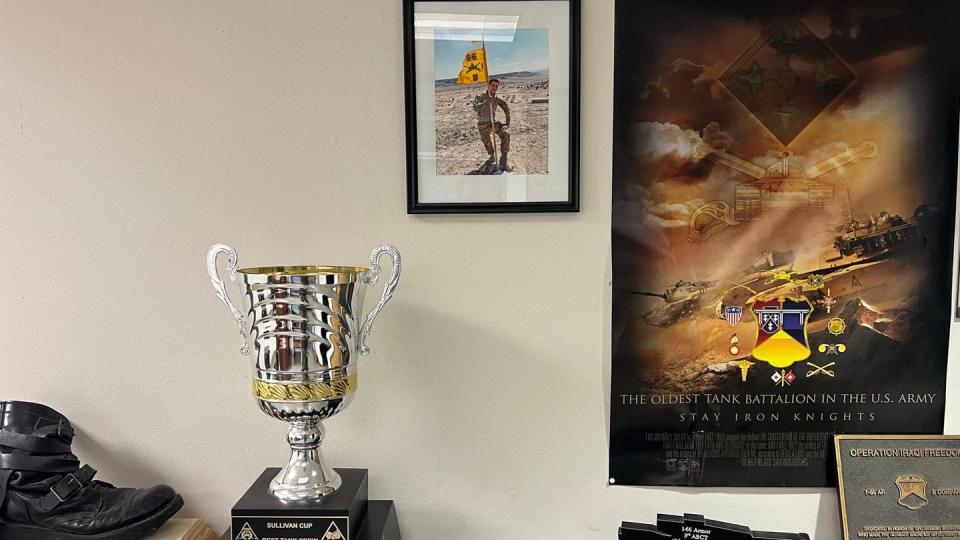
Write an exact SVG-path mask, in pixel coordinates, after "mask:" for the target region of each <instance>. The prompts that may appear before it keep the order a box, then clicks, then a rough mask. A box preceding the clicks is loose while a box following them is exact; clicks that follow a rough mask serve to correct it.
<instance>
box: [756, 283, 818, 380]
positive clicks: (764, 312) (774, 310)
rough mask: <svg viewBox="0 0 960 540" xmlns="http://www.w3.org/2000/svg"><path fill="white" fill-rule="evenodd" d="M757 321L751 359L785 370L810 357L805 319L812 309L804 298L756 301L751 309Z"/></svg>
mask: <svg viewBox="0 0 960 540" xmlns="http://www.w3.org/2000/svg"><path fill="white" fill-rule="evenodd" d="M751 310H752V311H753V314H754V315H755V316H756V319H757V344H756V345H755V346H754V348H753V357H754V358H756V359H757V360H762V361H764V362H767V363H768V364H770V365H771V366H773V367H776V368H785V367H789V366H790V365H792V364H793V363H794V362H799V361H801V360H805V359H807V358H809V357H810V343H809V341H808V340H807V319H808V318H809V317H810V312H811V311H813V306H812V305H811V304H810V301H809V300H807V299H806V298H803V297H800V298H774V299H772V300H758V301H756V302H754V304H753V307H752V308H751Z"/></svg>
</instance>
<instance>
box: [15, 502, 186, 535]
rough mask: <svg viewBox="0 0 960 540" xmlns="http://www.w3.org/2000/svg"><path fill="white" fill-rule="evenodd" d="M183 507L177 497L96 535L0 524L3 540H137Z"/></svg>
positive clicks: (158, 526)
mask: <svg viewBox="0 0 960 540" xmlns="http://www.w3.org/2000/svg"><path fill="white" fill-rule="evenodd" d="M182 507H183V497H181V496H180V495H177V496H176V497H174V498H173V500H172V501H170V502H169V503H167V505H166V506H164V507H163V508H161V509H160V510H158V511H157V512H156V513H155V514H153V515H150V516H147V517H146V518H144V519H142V520H140V521H137V522H135V523H130V524H129V525H125V526H123V527H121V528H119V529H114V530H112V531H106V532H102V533H98V534H72V533H66V532H62V531H53V530H50V529H47V528H44V527H36V526H32V525H18V524H14V523H2V522H0V538H2V539H3V540H139V539H140V538H143V537H144V536H146V535H148V534H150V533H152V532H153V531H155V530H157V529H159V528H160V527H161V526H162V525H163V524H164V523H166V522H167V520H168V519H170V518H172V517H173V516H174V515H175V514H176V513H177V512H179V511H180V508H182Z"/></svg>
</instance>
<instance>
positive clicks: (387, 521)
mask: <svg viewBox="0 0 960 540" xmlns="http://www.w3.org/2000/svg"><path fill="white" fill-rule="evenodd" d="M357 534H358V536H357V538H356V540H402V539H401V538H400V523H399V522H397V509H396V507H395V506H394V504H393V501H369V502H368V503H367V519H365V520H363V525H361V526H360V531H359V532H358V533H357ZM237 538H238V536H230V531H227V532H225V533H223V536H221V537H220V540H237ZM270 538H274V537H270ZM260 540H264V539H262V538H261V539H260ZM317 540H323V537H322V536H321V537H320V538H318V539H317Z"/></svg>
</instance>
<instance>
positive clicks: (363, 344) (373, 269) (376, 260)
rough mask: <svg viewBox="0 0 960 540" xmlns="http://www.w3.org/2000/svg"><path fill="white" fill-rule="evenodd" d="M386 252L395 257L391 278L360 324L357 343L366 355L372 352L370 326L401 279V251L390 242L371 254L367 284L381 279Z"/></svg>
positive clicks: (361, 351) (365, 279)
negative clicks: (369, 341) (369, 345)
mask: <svg viewBox="0 0 960 540" xmlns="http://www.w3.org/2000/svg"><path fill="white" fill-rule="evenodd" d="M384 254H387V255H390V258H391V259H393V272H392V273H391V274H390V279H389V280H388V281H387V283H386V285H384V286H383V294H382V295H381V296H380V301H379V302H377V305H376V306H374V307H373V309H372V310H370V313H368V314H367V317H366V318H365V319H364V320H363V324H362V325H361V326H360V335H359V336H358V337H357V345H358V348H359V349H360V354H362V355H364V356H366V355H367V353H369V352H370V348H369V347H367V337H368V336H369V335H370V327H371V326H372V325H373V321H374V320H376V318H377V315H379V314H380V310H382V309H383V306H385V305H387V302H389V301H390V299H391V298H393V291H394V289H396V288H397V282H399V281H400V251H399V250H398V249H397V248H396V247H394V246H391V245H390V244H384V245H382V246H380V247H378V248H377V249H375V250H373V253H371V254H370V270H369V271H368V272H367V275H366V276H365V277H364V281H365V282H366V283H367V285H376V284H377V282H378V281H380V270H381V268H380V256H381V255H384Z"/></svg>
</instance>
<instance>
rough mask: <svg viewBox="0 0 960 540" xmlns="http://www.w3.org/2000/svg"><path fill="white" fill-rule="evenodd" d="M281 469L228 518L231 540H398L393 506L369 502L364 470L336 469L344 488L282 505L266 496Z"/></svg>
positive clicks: (267, 472)
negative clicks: (321, 495)
mask: <svg viewBox="0 0 960 540" xmlns="http://www.w3.org/2000/svg"><path fill="white" fill-rule="evenodd" d="M279 471H280V469H279V468H269V469H266V470H265V471H263V474H261V475H260V477H259V478H257V480H256V481H255V482H254V483H253V485H252V486H250V489H248V490H247V492H246V493H244V495H243V497H241V498H240V500H239V501H237V504H235V505H234V506H233V509H232V510H231V513H230V517H231V520H230V526H231V530H229V531H227V532H226V533H224V538H225V539H229V540H259V539H262V538H276V537H282V538H287V539H291V540H294V539H301V538H303V539H306V538H311V539H316V538H322V539H324V540H341V539H342V540H400V527H399V524H398V522H397V512H396V508H395V507H394V504H393V501H368V500H367V484H368V476H367V470H366V469H337V472H338V473H340V477H341V478H342V480H343V484H342V485H341V486H340V489H338V490H337V492H336V493H334V494H332V495H328V496H326V497H323V498H321V499H317V500H313V501H293V502H291V501H281V500H279V499H276V498H274V497H273V496H271V495H270V494H269V493H268V486H269V484H270V480H271V479H272V478H273V477H274V476H276V475H277V473H278V472H279Z"/></svg>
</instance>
